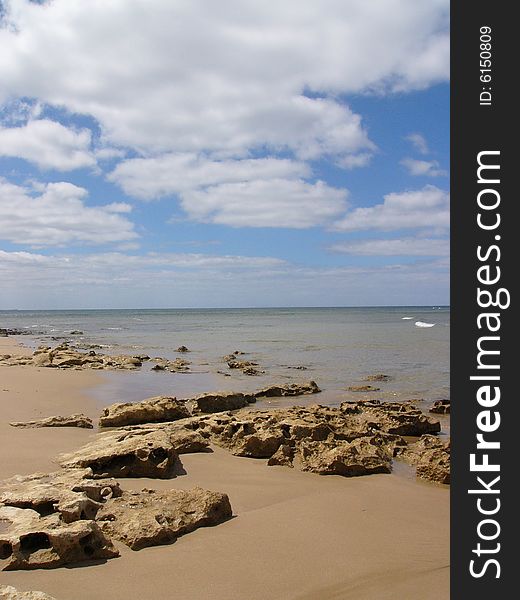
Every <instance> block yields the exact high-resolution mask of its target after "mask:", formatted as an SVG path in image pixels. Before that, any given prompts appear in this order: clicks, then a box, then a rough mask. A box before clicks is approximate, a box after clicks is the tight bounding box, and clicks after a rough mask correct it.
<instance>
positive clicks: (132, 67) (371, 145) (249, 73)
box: [0, 0, 449, 310]
mask: <svg viewBox="0 0 520 600" xmlns="http://www.w3.org/2000/svg"><path fill="white" fill-rule="evenodd" d="M448 19H449V1H448V0H371V1H370V2H367V1H366V0H283V2H265V1H264V2H260V1H259V0H219V2H214V1H213V0H132V2H128V1H127V0H89V2H84V1H83V0H49V1H46V2H36V1H30V0H7V1H1V0H0V48H2V51H1V53H0V280H1V287H0V309H7V310H9V309H64V308H167V307H247V306H251V307H257V306H381V305H432V306H435V305H442V304H448V303H449V172H448V169H449V20H448Z"/></svg>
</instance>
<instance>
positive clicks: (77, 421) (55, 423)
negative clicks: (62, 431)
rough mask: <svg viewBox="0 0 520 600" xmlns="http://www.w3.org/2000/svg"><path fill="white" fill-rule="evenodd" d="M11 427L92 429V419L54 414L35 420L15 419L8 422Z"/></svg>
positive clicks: (82, 416)
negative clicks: (53, 415)
mask: <svg viewBox="0 0 520 600" xmlns="http://www.w3.org/2000/svg"><path fill="white" fill-rule="evenodd" d="M9 425H11V427H21V428H23V429H28V428H32V427H80V428H83V429H92V428H93V424H92V419H91V418H90V417H87V416H86V415H83V414H80V415H70V416H69V417H62V416H55V417H46V418H44V419H36V420H35V421H16V422H13V423H9Z"/></svg>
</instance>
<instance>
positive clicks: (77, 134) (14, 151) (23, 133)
mask: <svg viewBox="0 0 520 600" xmlns="http://www.w3.org/2000/svg"><path fill="white" fill-rule="evenodd" d="M90 143H91V133H90V130H88V129H82V130H79V131H76V130H74V129H70V128H67V127H64V126H63V125H61V124H60V123H56V122H55V121H50V120H49V119H37V120H34V121H29V122H27V123H26V124H24V125H22V126H18V127H2V126H1V125H0V156H7V157H16V158H23V159H25V160H28V161H29V162H32V163H34V164H36V165H37V166H38V167H40V168H41V169H57V170H59V171H70V170H72V169H78V168H81V167H92V166H94V165H95V164H96V160H95V158H94V157H93V155H92V153H91V152H90V149H89V148H90Z"/></svg>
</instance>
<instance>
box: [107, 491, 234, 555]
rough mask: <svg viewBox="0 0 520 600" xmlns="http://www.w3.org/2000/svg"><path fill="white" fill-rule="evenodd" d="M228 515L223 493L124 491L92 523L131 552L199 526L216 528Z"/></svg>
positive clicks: (173, 538) (170, 539)
mask: <svg viewBox="0 0 520 600" xmlns="http://www.w3.org/2000/svg"><path fill="white" fill-rule="evenodd" d="M231 516H232V510H231V505H230V503H229V498H228V496H227V495H226V494H222V493H220V492H212V491H208V490H204V489H201V488H194V489H192V490H168V491H161V492H159V491H155V490H148V489H144V490H142V491H141V492H124V494H123V495H122V496H121V497H120V498H115V499H114V500H111V501H110V502H108V503H107V504H106V505H105V506H104V507H103V508H102V509H101V510H100V511H99V512H98V514H97V517H96V521H97V523H98V524H99V525H100V526H101V527H102V529H103V531H104V532H105V533H106V534H107V535H109V536H110V537H111V538H114V539H117V540H119V541H121V542H123V543H125V544H126V545H127V546H129V547H130V548H132V550H141V549H142V548H146V547H147V546H158V545H162V544H170V543H172V542H173V541H175V540H176V539H177V538H178V537H180V536H181V535H185V534H186V533H190V532H191V531H194V530H195V529H198V528H199V527H211V526H213V525H218V524H219V523H222V522H224V521H226V520H227V519H229V518H230V517H231Z"/></svg>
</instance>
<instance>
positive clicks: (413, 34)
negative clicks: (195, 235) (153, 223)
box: [0, 0, 449, 164]
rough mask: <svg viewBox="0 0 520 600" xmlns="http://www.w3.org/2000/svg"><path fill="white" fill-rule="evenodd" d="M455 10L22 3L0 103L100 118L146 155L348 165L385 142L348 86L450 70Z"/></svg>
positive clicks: (8, 38)
mask: <svg viewBox="0 0 520 600" xmlns="http://www.w3.org/2000/svg"><path fill="white" fill-rule="evenodd" d="M448 18H449V2H448V0H431V1H429V2H417V1H416V0H372V1H371V2H360V1H359V0H342V1H338V0H326V1H325V3H323V2H316V1H314V0H287V1H285V2H283V3H276V4H273V3H265V2H264V3H261V2H257V1H256V0H245V1H244V0H241V1H240V2H239V1H238V0H222V1H220V2H218V3H215V2H210V1H205V2H204V1H201V2H171V1H169V0H162V1H161V0H157V1H155V2H154V4H153V10H151V9H150V3H149V2H148V0H135V1H133V2H132V3H131V5H129V4H128V2H126V1H125V0H112V1H111V2H109V3H107V2H105V1H103V0H91V1H90V2H88V3H85V2H79V1H71V0H53V1H52V2H46V3H43V4H40V3H36V2H30V1H29V0H11V1H10V2H9V3H8V5H7V13H6V15H5V19H4V27H3V28H2V29H1V30H0V46H1V47H2V54H1V56H0V79H1V80H2V84H3V85H2V89H3V90H5V96H4V97H3V98H0V102H1V101H3V100H4V101H5V100H7V99H8V98H10V97H28V98H38V99H40V100H41V101H42V102H44V103H46V104H48V105H51V106H59V107H64V108H66V109H68V110H69V111H71V112H76V113H80V114H88V115H91V116H92V117H94V118H95V119H96V120H97V121H98V123H99V124H100V127H101V130H102V134H103V136H104V139H105V140H107V143H109V144H113V145H115V146H124V147H131V148H134V149H136V150H138V151H140V152H142V153H150V152H227V153H233V154H241V155H243V154H244V153H245V152H247V151H250V150H251V149H255V148H260V149H266V148H267V149H269V151H271V152H279V151H290V152H293V153H294V154H295V156H297V157H299V158H301V159H305V160H307V159H312V158H316V157H319V156H327V155H331V156H335V157H336V158H337V159H338V160H339V161H341V160H345V159H346V160H347V164H348V157H349V156H350V155H359V154H360V153H366V152H370V151H371V150H372V149H373V146H372V144H371V143H370V141H369V139H368V136H367V133H366V131H365V130H364V129H363V126H362V123H361V120H360V117H359V115H356V114H354V113H352V111H350V109H349V108H348V107H347V106H345V105H344V103H340V102H339V101H337V100H336V98H337V97H338V95H339V94H348V93H359V92H367V91H377V92H378V93H386V92H387V91H396V90H397V91H409V90H413V89H422V88H425V87H427V86H429V85H431V84H434V83H437V82H441V81H447V79H448V73H449V61H448V48H449V44H448V40H449V26H448ZM152 32H153V33H152ZM42 57H44V59H42ZM79 75H80V76H79ZM352 160H353V159H352ZM358 160H360V159H358ZM354 162H355V161H354Z"/></svg>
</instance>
